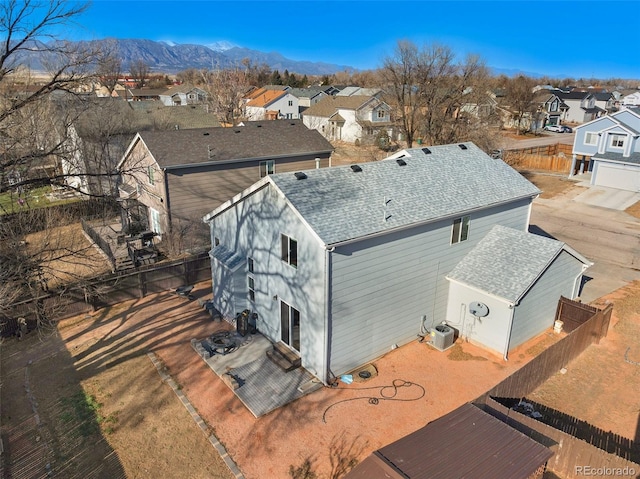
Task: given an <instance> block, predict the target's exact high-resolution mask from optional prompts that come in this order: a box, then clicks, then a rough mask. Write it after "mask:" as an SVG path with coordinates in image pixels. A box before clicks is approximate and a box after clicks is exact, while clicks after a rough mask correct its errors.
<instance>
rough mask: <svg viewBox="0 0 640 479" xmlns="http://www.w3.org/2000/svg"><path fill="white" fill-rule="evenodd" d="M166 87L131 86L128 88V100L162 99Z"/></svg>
mask: <svg viewBox="0 0 640 479" xmlns="http://www.w3.org/2000/svg"><path fill="white" fill-rule="evenodd" d="M165 91H166V89H164V88H131V89H129V90H127V93H126V100H127V101H160V95H162V94H164V92H165Z"/></svg>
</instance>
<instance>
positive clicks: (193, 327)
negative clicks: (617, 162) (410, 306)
mask: <svg viewBox="0 0 640 479" xmlns="http://www.w3.org/2000/svg"><path fill="white" fill-rule="evenodd" d="M195 292H196V294H197V295H202V296H204V295H208V294H209V292H210V284H204V285H198V286H197V288H196V290H195ZM213 326H215V323H212V322H211V319H210V317H209V316H208V315H207V314H206V313H204V312H203V311H202V309H200V308H199V307H198V306H197V304H196V302H194V301H192V302H189V301H186V300H184V299H182V298H178V297H177V296H176V295H174V294H170V293H159V294H157V295H151V296H148V297H146V298H144V299H141V300H134V301H130V302H127V303H122V304H120V305H118V306H116V307H112V308H108V309H105V310H100V311H97V312H96V313H94V314H92V315H86V316H85V315H83V316H79V317H76V318H73V319H70V320H66V321H63V322H62V323H61V324H60V328H59V330H58V333H57V334H56V335H54V336H49V337H44V338H38V337H37V336H31V335H32V334H33V333H30V335H29V336H28V337H27V339H26V340H24V341H22V342H17V341H7V342H5V343H4V344H3V345H2V378H3V385H2V391H1V394H2V425H3V440H4V444H5V448H6V450H7V451H8V456H7V459H8V461H9V464H10V471H9V472H10V473H12V474H14V475H13V477H17V475H18V474H17V472H18V471H22V472H23V474H24V475H23V476H21V477H42V475H43V471H47V470H48V468H50V469H51V470H52V471H53V472H54V473H55V475H58V477H77V478H84V477H89V472H92V474H93V476H91V477H105V478H107V477H108V478H120V477H132V478H135V477H140V478H142V477H163V478H168V479H172V478H182V477H189V478H200V477H202V478H204V477H215V478H227V477H231V476H230V475H229V471H228V470H227V469H226V467H225V466H224V465H223V464H222V463H221V461H220V458H219V457H218V455H217V453H216V451H215V449H214V448H213V447H212V446H211V444H209V443H208V442H207V440H206V438H205V435H204V434H203V432H202V431H201V430H200V429H199V428H198V427H197V426H196V425H195V424H194V421H193V419H192V418H191V417H190V415H189V414H188V413H187V411H186V409H185V408H184V406H183V405H182V404H181V403H180V401H179V400H178V398H177V396H176V395H175V394H174V393H173V392H172V390H171V389H170V388H169V387H168V385H167V384H165V383H163V382H162V381H161V379H160V376H159V375H158V373H157V371H156V369H155V367H154V366H153V364H152V363H151V361H150V360H149V359H148V357H147V353H148V352H149V351H153V352H154V353H155V354H156V355H157V356H158V357H159V359H160V360H161V361H162V362H163V363H164V365H165V367H166V371H167V372H168V373H169V374H170V375H171V377H172V378H173V379H174V380H175V381H176V383H177V384H178V385H179V386H180V388H181V390H182V392H183V393H184V394H185V395H186V396H187V397H188V398H189V400H190V401H191V403H192V404H193V407H194V408H195V410H196V411H197V412H198V413H199V414H200V415H201V417H202V418H203V419H204V420H205V422H206V424H207V425H208V427H209V428H210V429H211V430H212V431H214V432H215V434H216V435H217V437H218V438H219V439H220V442H221V443H222V444H223V445H224V446H225V447H226V448H227V450H228V452H229V454H230V456H231V457H232V458H233V459H234V460H235V461H236V462H237V464H238V466H239V468H240V469H241V471H242V472H243V473H244V474H245V476H246V477H247V478H249V479H262V478H265V477H268V478H274V479H279V478H288V477H292V476H291V474H292V473H294V474H297V476H294V477H298V478H302V477H306V478H311V477H316V478H318V479H329V478H331V479H333V478H338V477H341V475H342V474H341V472H340V471H344V470H345V469H348V468H349V467H350V466H351V465H353V464H355V463H356V462H358V461H360V460H362V459H363V458H364V457H366V456H367V455H368V454H369V453H371V452H372V451H373V450H375V449H377V448H379V447H382V446H383V445H386V444H387V443H388V442H391V441H394V440H397V439H399V438H400V437H402V436H404V435H406V434H408V433H410V432H412V431H414V430H415V429H416V428H417V427H420V426H421V425H424V424H426V423H427V422H429V421H431V420H433V419H436V418H437V417H440V416H442V415H443V414H446V413H447V412H449V411H451V410H453V409H455V408H456V407H458V406H459V405H461V404H463V403H464V402H467V401H470V400H473V399H475V398H476V397H478V396H479V395H480V394H482V393H483V392H484V391H486V390H487V389H489V388H490V387H491V386H493V385H494V384H496V383H497V382H499V381H500V380H501V379H502V378H504V377H506V376H508V375H509V374H510V373H511V372H513V371H515V370H516V369H517V368H519V367H521V366H522V365H523V364H525V363H526V362H527V361H528V360H530V359H531V358H532V357H533V355H535V354H537V353H538V352H539V351H540V350H542V349H543V348H544V347H546V346H548V345H549V344H552V343H553V342H555V341H556V340H557V339H558V336H557V335H554V334H553V333H551V332H549V333H548V334H547V333H545V334H543V335H541V336H540V337H538V338H535V339H534V340H532V341H531V342H529V343H527V344H526V345H524V346H523V347H522V348H519V349H518V350H516V351H514V352H513V353H512V355H511V360H510V361H508V362H505V361H503V360H502V359H501V358H499V357H497V356H494V355H493V354H491V353H488V352H486V351H484V350H482V349H480V348H477V347H475V346H473V345H471V344H468V343H457V344H456V345H455V347H454V348H452V349H451V350H450V351H448V352H445V353H442V352H440V351H436V350H435V349H433V348H430V347H429V346H427V345H425V344H420V343H418V341H414V342H412V343H410V344H408V345H406V346H403V347H401V348H398V349H396V350H394V351H393V352H390V353H389V354H388V355H386V356H384V357H383V358H380V359H379V360H377V361H376V362H375V363H374V365H375V367H376V368H377V372H378V375H377V376H376V377H375V378H373V379H371V380H369V381H368V382H367V383H366V384H358V383H354V384H352V385H349V386H347V385H341V386H340V387H339V388H336V389H333V388H322V389H321V390H319V391H315V392H314V393H312V394H310V395H309V396H306V397H303V398H302V399H299V400H297V401H295V402H294V403H292V404H290V405H288V406H285V407H283V408H280V409H278V410H276V411H273V412H272V413H270V414H268V415H266V416H264V417H261V418H259V419H255V418H254V417H253V416H252V415H251V413H250V412H249V411H248V410H247V409H246V408H245V407H244V406H243V405H242V403H241V402H240V401H239V400H238V399H237V398H236V397H235V396H234V394H233V393H232V391H231V390H230V389H229V387H227V386H226V385H225V384H224V383H223V382H222V381H221V380H220V378H218V377H217V376H216V375H215V374H214V373H213V372H212V371H211V370H210V369H209V368H208V366H207V365H206V364H205V362H204V361H203V360H202V359H201V358H200V357H199V356H198V355H197V354H196V353H195V352H194V350H193V349H192V347H191V345H190V340H191V339H193V338H198V337H204V336H205V335H207V334H211V331H212V327H213ZM29 361H31V363H29ZM394 384H395V385H396V386H395V387H394ZM398 384H401V385H400V386H398ZM25 386H28V387H29V389H28V391H27V389H25ZM25 391H27V392H25ZM371 397H376V398H378V401H379V402H378V404H377V405H373V404H371V403H370V402H369V398H371ZM30 398H31V399H30ZM34 412H37V414H38V417H39V418H40V423H39V425H37V424H35V422H34V420H33V418H34ZM25 449H30V450H32V451H34V452H33V453H32V454H31V457H30V458H29V459H28V460H21V459H22V458H23V455H22V454H21V452H22V451H23V450H25ZM47 464H49V466H48V467H47ZM27 468H31V469H30V470H31V471H32V473H28V472H26V469H27ZM305 471H306V472H313V473H314V474H316V475H315V476H313V475H306V476H305V475H302V474H303V472H305Z"/></svg>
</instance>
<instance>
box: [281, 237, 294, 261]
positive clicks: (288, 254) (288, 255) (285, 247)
mask: <svg viewBox="0 0 640 479" xmlns="http://www.w3.org/2000/svg"><path fill="white" fill-rule="evenodd" d="M280 250H281V256H280V257H281V258H282V261H284V262H285V263H289V264H290V265H291V266H293V267H294V268H297V267H298V242H297V241H296V240H294V239H292V238H289V237H288V236H287V235H280Z"/></svg>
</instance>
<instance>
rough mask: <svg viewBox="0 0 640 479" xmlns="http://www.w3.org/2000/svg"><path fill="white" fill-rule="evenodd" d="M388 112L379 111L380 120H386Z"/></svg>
mask: <svg viewBox="0 0 640 479" xmlns="http://www.w3.org/2000/svg"><path fill="white" fill-rule="evenodd" d="M386 116H387V112H386V111H384V110H378V118H386Z"/></svg>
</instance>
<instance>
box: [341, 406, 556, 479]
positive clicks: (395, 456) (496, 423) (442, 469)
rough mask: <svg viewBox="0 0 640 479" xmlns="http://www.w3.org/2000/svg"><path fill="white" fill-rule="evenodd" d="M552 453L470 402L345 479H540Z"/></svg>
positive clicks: (376, 453)
mask: <svg viewBox="0 0 640 479" xmlns="http://www.w3.org/2000/svg"><path fill="white" fill-rule="evenodd" d="M552 456H553V452H552V451H551V450H550V449H549V448H547V447H545V446H543V445H542V444H540V443H538V442H536V441H534V440H533V439H531V438H530V437H528V436H526V435H524V434H523V433H521V432H520V431H517V430H516V429H514V428H513V427H511V426H509V425H508V424H505V423H504V422H502V421H501V420H499V419H497V418H495V417H493V416H492V415H490V414H489V413H487V412H485V411H483V410H482V409H480V408H479V407H477V406H474V405H473V404H470V403H467V404H463V405H462V406H460V407H459V408H458V409H455V410H454V411H452V412H450V413H449V414H446V415H444V416H442V417H440V418H438V419H436V420H434V421H431V422H430V423H429V424H427V425H426V426H424V427H422V428H421V429H418V430H417V431H415V432H413V433H411V434H409V435H407V436H405V437H403V438H401V439H399V440H397V441H395V442H393V443H391V444H389V445H387V446H384V447H383V448H381V449H378V450H377V451H374V452H373V453H372V454H371V455H370V456H368V457H367V458H366V459H365V460H364V461H362V462H361V463H360V464H358V465H357V466H356V467H355V468H354V469H352V470H351V471H350V472H349V473H348V474H347V475H346V476H344V479H406V478H413V479H427V478H438V479H445V478H447V479H458V478H473V479H496V478H509V479H542V477H543V474H544V471H545V466H546V464H547V462H548V461H549V459H551V457H552Z"/></svg>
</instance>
